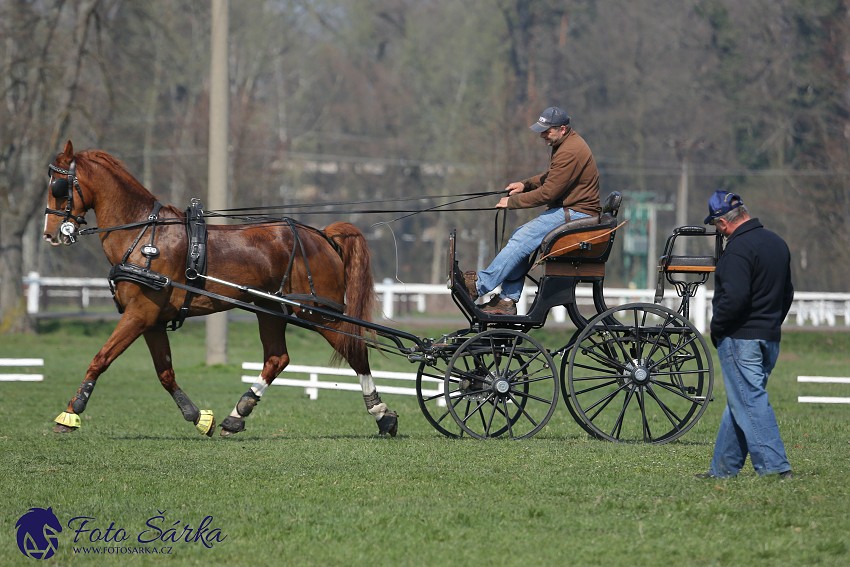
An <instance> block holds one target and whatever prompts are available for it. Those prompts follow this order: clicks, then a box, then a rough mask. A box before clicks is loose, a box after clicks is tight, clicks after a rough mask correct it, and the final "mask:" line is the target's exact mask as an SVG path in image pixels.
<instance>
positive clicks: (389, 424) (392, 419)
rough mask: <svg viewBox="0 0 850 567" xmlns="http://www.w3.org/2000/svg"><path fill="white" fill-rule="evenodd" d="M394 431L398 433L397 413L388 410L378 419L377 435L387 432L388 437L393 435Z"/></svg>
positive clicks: (394, 434)
mask: <svg viewBox="0 0 850 567" xmlns="http://www.w3.org/2000/svg"><path fill="white" fill-rule="evenodd" d="M396 433H398V414H397V413H396V412H394V411H388V412H387V413H385V414H384V417H382V418H381V419H379V420H378V435H387V434H389V435H390V437H395V436H396Z"/></svg>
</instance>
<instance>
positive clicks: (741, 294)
mask: <svg viewBox="0 0 850 567" xmlns="http://www.w3.org/2000/svg"><path fill="white" fill-rule="evenodd" d="M792 299H794V286H793V285H792V284H791V253H790V252H789V251H788V245H787V244H786V243H785V241H784V240H782V238H781V237H780V236H778V235H777V234H775V233H773V232H771V231H769V230H767V229H766V228H764V226H762V224H761V222H759V220H758V219H756V218H751V219H749V220H748V221H746V222H745V223H744V224H742V225H741V226H739V227H738V229H737V230H735V232H733V233H732V236H730V237H729V239H728V241H727V243H726V248H725V250H724V251H723V254H722V255H721V256H720V259H719V260H718V261H717V269H716V271H715V272H714V299H713V300H712V308H713V315H712V319H711V341H712V342H713V343H714V344H715V346H716V345H717V343H718V342H719V341H720V339H722V338H724V337H732V338H736V339H764V340H769V341H778V340H780V338H781V337H782V331H781V329H780V327H781V325H782V321H784V320H785V316H786V315H787V314H788V310H789V309H790V308H791V300H792Z"/></svg>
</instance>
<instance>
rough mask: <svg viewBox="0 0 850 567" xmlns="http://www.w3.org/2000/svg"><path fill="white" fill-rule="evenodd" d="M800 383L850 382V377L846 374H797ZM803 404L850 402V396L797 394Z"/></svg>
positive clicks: (798, 400) (798, 399)
mask: <svg viewBox="0 0 850 567" xmlns="http://www.w3.org/2000/svg"><path fill="white" fill-rule="evenodd" d="M797 382H798V383H814V384H850V378H848V377H844V376H837V377H831V376H797ZM797 402H798V403H801V404H850V398H843V397H838V396H797Z"/></svg>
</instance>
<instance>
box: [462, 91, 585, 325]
mask: <svg viewBox="0 0 850 567" xmlns="http://www.w3.org/2000/svg"><path fill="white" fill-rule="evenodd" d="M530 128H531V129H532V130H534V131H535V132H537V133H538V134H540V137H541V138H542V139H543V140H544V141H545V142H546V144H547V145H549V146H550V147H551V148H552V153H551V160H550V163H549V169H548V170H547V171H546V172H544V173H541V174H539V175H536V176H534V177H529V178H528V179H525V180H524V181H515V182H514V183H511V184H510V185H508V186H507V187H506V188H505V191H508V196H507V197H502V198H501V199H500V200H499V202H498V204H497V205H496V208H500V209H505V208H507V209H529V208H533V207H540V206H545V207H546V210H545V211H543V212H542V213H541V214H540V215H539V216H538V217H537V218H535V219H534V220H532V221H529V222H527V223H526V224H524V225H522V226H521V227H519V228H518V229H516V230H515V231H514V233H513V235H511V238H510V240H509V241H508V243H507V244H506V245H505V247H504V248H503V249H502V251H501V252H499V254H498V255H496V257H495V258H494V259H493V261H492V262H491V263H490V265H489V266H487V268H486V269H484V270H482V271H480V272H477V273H476V272H466V273H464V283H465V284H466V289H467V291H468V292H469V295H470V296H471V297H472V299H473V301H474V300H475V299H477V298H478V297H479V296H480V295H484V294H486V293H490V292H491V291H493V290H494V289H496V287H498V286H499V285H501V286H502V291H501V293H500V294H499V295H498V296H496V297H493V299H492V300H491V301H490V302H489V303H488V304H487V305H486V306H485V307H484V308H483V311H485V312H487V313H492V314H496V315H516V312H517V310H516V304H517V301H519V297H520V294H521V293H522V286H523V283H524V280H525V274H526V272H528V258H529V256H531V254H532V253H533V252H534V251H535V250H537V248H538V247H539V246H540V243H541V242H543V237H545V236H546V235H547V234H548V233H549V232H550V231H551V230H553V229H555V228H557V227H559V226H561V225H562V224H564V223H565V222H566V221H568V220H575V219H581V218H586V217H589V216H592V215H596V216H598V215H599V213H600V212H601V210H602V207H601V205H600V201H599V171H598V170H597V168H596V162H595V161H594V159H593V154H592V153H591V151H590V148H589V147H588V145H587V143H586V142H585V141H584V139H583V138H582V137H581V136H579V135H578V133H576V131H575V130H573V129H572V128H571V127H570V117H569V116H567V113H566V112H564V111H563V110H561V109H560V108H558V107H557V106H552V107H549V108H547V109H546V110H544V111H543V113H542V114H541V115H540V118H538V119H537V122H535V123H534V124H532V125H531V126H530Z"/></svg>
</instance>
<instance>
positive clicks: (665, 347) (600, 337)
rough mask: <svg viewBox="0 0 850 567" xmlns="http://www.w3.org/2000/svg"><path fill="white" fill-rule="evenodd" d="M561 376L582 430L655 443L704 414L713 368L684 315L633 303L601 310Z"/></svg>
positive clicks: (705, 348) (673, 436) (685, 428)
mask: <svg viewBox="0 0 850 567" xmlns="http://www.w3.org/2000/svg"><path fill="white" fill-rule="evenodd" d="M562 380H564V377H563V376H562ZM566 380H567V381H568V386H569V388H565V391H568V392H569V399H568V400H567V404H568V406H567V407H569V408H570V411H571V413H573V416H574V417H577V418H578V419H577V420H578V421H579V422H580V424H581V425H582V427H583V428H584V429H585V430H586V431H589V432H590V433H591V434H592V435H595V436H596V437H599V438H601V439H607V440H609V441H643V442H646V443H658V444H661V443H668V442H670V441H673V440H674V439H678V438H679V437H681V436H682V435H684V434H685V433H686V432H687V431H688V430H689V429H690V428H691V427H693V426H694V424H696V422H697V421H698V420H699V419H700V417H702V414H703V413H704V412H705V410H706V408H707V407H708V402H709V401H710V400H711V391H712V387H713V384H714V370H713V363H712V359H711V356H710V355H709V352H708V345H706V342H705V339H704V338H703V337H702V335H701V334H700V333H699V331H697V329H696V328H695V327H694V326H693V325H692V324H691V323H690V321H688V320H687V319H685V318H683V317H682V316H681V315H680V314H678V313H676V312H675V311H672V310H670V309H668V308H666V307H664V306H661V305H656V304H652V303H631V304H628V305H621V306H619V307H614V308H612V309H609V310H607V311H605V312H603V313H600V314H599V315H597V316H596V317H595V318H594V319H593V320H592V321H590V323H589V324H588V325H587V327H585V328H584V330H582V332H581V333H580V334H579V336H578V338H577V339H576V341H575V343H574V344H573V347H572V349H571V350H570V353H569V369H568V372H567V376H566Z"/></svg>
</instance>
